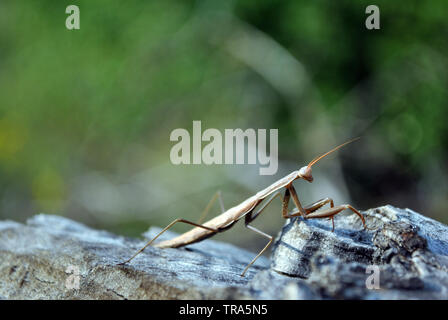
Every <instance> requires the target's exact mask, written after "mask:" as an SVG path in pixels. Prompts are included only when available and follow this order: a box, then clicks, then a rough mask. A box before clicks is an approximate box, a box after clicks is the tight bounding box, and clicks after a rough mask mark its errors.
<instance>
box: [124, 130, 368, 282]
mask: <svg viewBox="0 0 448 320" xmlns="http://www.w3.org/2000/svg"><path fill="white" fill-rule="evenodd" d="M357 139H359V138H355V139H352V140H349V141H347V142H345V143H343V144H341V145H339V146H337V147H335V148H333V149H331V150H330V151H328V152H326V153H324V154H323V155H321V156H318V157H316V158H314V159H313V160H312V161H311V162H310V163H309V164H308V165H306V166H304V167H302V168H300V170H298V171H293V172H292V173H290V174H289V175H287V176H286V177H283V178H282V179H280V180H278V181H276V182H274V183H273V184H271V185H270V186H269V187H267V188H265V189H263V190H261V191H260V192H258V193H257V194H255V195H254V196H252V197H250V198H248V199H246V200H245V201H243V202H241V203H240V204H238V205H236V206H234V207H232V208H230V209H228V210H224V206H223V204H222V199H221V198H219V199H220V201H221V208H222V211H223V212H222V213H221V214H220V215H219V216H217V217H215V218H213V219H211V220H209V221H207V222H205V223H204V224H199V222H198V223H195V222H191V221H188V220H185V219H181V218H178V219H176V220H174V221H173V222H171V223H170V224H169V225H168V226H166V227H165V228H164V229H163V230H162V231H160V232H159V233H158V234H157V235H156V236H155V237H154V238H153V239H152V240H150V241H149V242H148V243H147V244H146V245H145V246H144V247H143V248H141V249H140V250H138V251H137V252H136V253H135V254H134V255H133V256H132V257H131V258H129V259H128V260H126V261H124V262H122V263H120V265H123V264H126V263H128V262H130V261H131V260H132V259H134V258H135V257H136V256H137V255H138V254H139V253H141V252H142V251H143V250H145V249H146V248H147V247H148V246H149V245H151V244H152V243H153V242H154V241H155V240H156V239H157V238H158V237H160V236H161V235H162V234H163V233H164V232H165V231H167V230H168V229H170V228H171V227H172V226H174V225H175V224H176V223H178V222H183V223H186V224H190V225H192V226H194V227H195V228H193V229H191V230H190V231H188V232H185V233H183V234H181V235H179V236H177V237H175V238H173V239H170V240H165V241H161V242H159V243H156V244H155V247H157V248H178V247H183V246H186V245H189V244H192V243H195V242H199V241H202V240H204V239H207V238H209V237H212V236H213V235H215V234H217V233H220V232H223V231H226V230H228V229H230V228H231V227H232V226H233V225H234V224H235V223H236V222H238V221H239V220H240V219H242V218H244V223H245V226H246V227H247V228H248V229H250V230H252V231H254V232H256V233H258V234H260V235H262V236H263V237H266V238H268V239H269V242H268V243H267V244H266V246H265V247H264V248H263V249H262V250H261V251H260V252H259V253H258V254H257V256H256V257H255V258H254V259H253V260H252V261H251V262H250V263H249V264H248V265H247V267H246V268H245V269H244V271H243V272H242V273H241V276H244V274H245V273H246V271H247V270H248V269H249V267H250V266H251V265H252V264H253V263H254V262H255V261H256V260H257V259H258V258H259V257H260V256H261V255H262V254H263V253H264V252H265V251H266V249H267V248H269V246H270V245H271V244H272V241H273V240H274V237H273V236H271V235H268V234H266V233H264V232H263V231H260V230H258V229H256V228H255V227H253V226H251V225H250V223H251V222H252V221H254V220H255V218H257V217H258V216H259V215H260V214H261V213H262V212H263V210H264V209H265V208H266V207H267V206H268V205H269V204H270V203H271V202H272V200H274V198H275V197H277V196H280V197H281V189H283V188H285V193H284V196H283V198H282V203H283V205H282V216H283V218H285V219H288V218H292V217H296V216H302V217H303V218H304V219H325V218H328V219H330V220H331V221H332V225H333V229H332V231H334V216H335V215H337V214H338V213H340V212H341V211H343V210H345V209H349V210H351V211H353V212H354V213H355V214H357V215H358V216H359V217H360V218H361V221H362V223H363V226H364V229H367V226H366V223H365V220H364V217H363V215H362V214H361V213H360V212H359V211H358V210H356V209H355V208H353V207H352V206H351V205H349V204H343V205H339V206H335V205H334V202H333V200H332V199H331V198H324V199H321V200H319V201H316V202H314V203H312V204H310V205H308V206H302V204H301V203H300V200H299V197H298V196H297V192H296V190H295V188H294V186H293V184H292V183H293V182H294V180H297V179H304V180H306V181H308V182H313V176H312V172H311V168H312V166H313V165H314V164H316V163H317V162H318V161H319V160H321V159H323V158H325V157H326V156H328V155H329V154H331V153H333V152H334V151H336V150H338V149H339V148H341V147H343V146H345V145H347V144H349V143H351V142H353V141H355V140H357ZM217 195H220V194H219V193H217V194H216V195H215V196H214V197H213V199H212V200H211V201H210V203H209V204H208V205H207V207H206V209H205V210H204V213H205V214H206V213H207V212H208V209H209V208H210V207H211V205H212V203H213V201H214V200H215V199H216V197H217ZM269 196H270V197H269ZM268 197H269V199H267V198H268ZM291 197H292V200H293V202H294V204H295V206H296V208H295V209H294V210H292V211H291V212H290V213H288V204H289V200H290V198H291ZM265 199H267V200H266V201H265V203H264V204H262V206H261V207H260V208H258V210H256V209H257V207H258V206H259V205H260V203H262V202H263V201H264V200H265ZM326 204H330V208H328V209H323V210H319V209H320V208H322V207H323V206H324V205H326ZM318 210H319V211H318ZM203 216H204V214H203ZM201 218H202V217H201ZM200 220H201V219H200Z"/></svg>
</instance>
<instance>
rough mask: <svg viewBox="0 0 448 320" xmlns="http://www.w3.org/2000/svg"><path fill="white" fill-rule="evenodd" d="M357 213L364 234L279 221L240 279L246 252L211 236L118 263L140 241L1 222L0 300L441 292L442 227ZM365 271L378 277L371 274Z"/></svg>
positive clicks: (393, 212) (342, 224)
mask: <svg viewBox="0 0 448 320" xmlns="http://www.w3.org/2000/svg"><path fill="white" fill-rule="evenodd" d="M363 213H364V215H365V216H366V220H367V225H368V226H369V228H372V229H375V230H367V231H363V230H362V226H361V224H360V222H359V220H357V217H356V216H355V215H350V214H341V215H338V216H337V218H336V219H335V223H336V230H335V232H334V233H333V232H331V222H329V221H326V220H303V219H301V218H298V219H291V220H288V221H287V223H286V224H285V226H284V227H283V230H282V231H281V232H280V234H279V236H278V239H277V241H276V243H275V245H274V249H273V252H272V256H271V259H268V258H267V257H262V258H260V259H259V260H258V261H257V263H255V265H254V266H253V267H252V268H250V269H249V271H248V273H247V275H246V277H240V273H241V271H242V270H243V269H244V267H245V266H246V265H247V263H249V262H250V260H251V259H252V258H253V257H254V255H255V253H251V252H247V251H245V250H242V249H240V248H237V247H235V246H233V245H230V244H226V243H221V242H217V241H214V240H210V239H208V240H205V241H203V242H200V243H197V244H194V245H190V246H188V247H187V248H180V249H158V248H153V247H148V248H147V249H146V250H145V252H144V253H142V254H141V255H139V256H138V257H137V258H135V260H133V261H132V262H131V263H130V264H129V265H125V266H117V263H119V262H122V261H123V260H125V259H126V258H128V257H129V255H130V253H132V251H133V250H136V249H138V248H140V247H141V246H142V245H143V244H144V243H145V240H144V239H142V240H137V239H130V238H125V237H121V236H117V235H114V234H111V233H109V232H105V231H98V230H94V229H91V228H88V227H86V226H84V225H82V224H79V223H77V222H74V221H71V220H68V219H66V218H62V217H58V216H51V215H43V214H41V215H37V216H35V217H33V218H31V219H30V220H28V221H27V223H26V224H20V223H17V222H13V221H3V222H0V297H1V298H5V299H245V298H254V299H322V298H333V299H341V298H351V299H407V298H417V299H419V298H424V299H432V298H435V299H447V298H448V274H447V271H448V227H447V226H445V225H443V224H441V223H439V222H437V221H434V220H431V219H429V218H426V217H424V216H422V215H420V214H418V213H416V212H413V211H411V210H408V209H406V210H402V209H397V208H394V207H392V206H385V207H380V208H377V209H371V210H368V211H366V212H363ZM159 230H160V229H157V228H152V229H150V230H149V231H148V232H147V233H145V237H146V238H150V237H152V236H153V235H154V234H155V233H156V232H157V231H159ZM230 232H232V231H230ZM172 236H173V233H169V232H168V233H167V234H166V237H172ZM372 268H373V269H375V268H376V269H375V270H374V272H376V271H379V282H376V281H371V280H372V279H373V278H372V276H373V275H374V274H372V273H371V271H369V270H373V269H372ZM376 279H378V278H376ZM366 283H367V284H366ZM78 284H79V286H78ZM378 285H379V289H375V288H377V286H378ZM368 287H369V288H370V289H369V288H368Z"/></svg>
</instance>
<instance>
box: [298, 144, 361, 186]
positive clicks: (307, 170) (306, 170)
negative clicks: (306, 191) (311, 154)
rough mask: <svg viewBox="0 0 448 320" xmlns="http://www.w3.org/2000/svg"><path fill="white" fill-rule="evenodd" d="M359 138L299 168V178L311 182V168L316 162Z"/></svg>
mask: <svg viewBox="0 0 448 320" xmlns="http://www.w3.org/2000/svg"><path fill="white" fill-rule="evenodd" d="M359 138H360V137H358V138H354V139H352V140H349V141H347V142H344V143H343V144H340V145H339V146H337V147H335V148H333V149H331V150H330V151H328V152H326V153H324V154H323V155H320V156H318V157H316V158H314V159H313V160H311V162H310V163H308V165H306V166H304V167H302V168H300V170H299V177H300V178H302V179H305V180H306V181H308V182H313V175H312V170H311V167H312V166H313V165H314V164H315V163H316V162H318V161H319V160H321V159H323V158H325V157H326V156H328V155H329V154H331V153H333V152H335V151H336V150H338V149H339V148H342V147H343V146H345V145H346V144H349V143H351V142H353V141H356V140H358V139H359Z"/></svg>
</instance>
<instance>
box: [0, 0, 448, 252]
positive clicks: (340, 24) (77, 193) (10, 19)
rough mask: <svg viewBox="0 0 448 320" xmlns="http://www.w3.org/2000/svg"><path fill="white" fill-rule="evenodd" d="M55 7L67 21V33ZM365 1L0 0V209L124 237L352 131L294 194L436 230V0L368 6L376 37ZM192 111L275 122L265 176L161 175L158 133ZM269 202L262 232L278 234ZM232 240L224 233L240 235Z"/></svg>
mask: <svg viewBox="0 0 448 320" xmlns="http://www.w3.org/2000/svg"><path fill="white" fill-rule="evenodd" d="M69 4H77V5H79V7H80V10H81V29H80V30H78V31H68V30H67V29H66V28H65V19H66V17H67V15H66V14H65V7H66V6H67V5H69ZM369 4H370V3H369V2H367V1H357V2H352V1H348V0H345V1H338V2H331V1H323V0H322V1H313V2H309V1H296V0H288V1H282V2H280V3H279V2H274V1H271V0H264V1H229V2H221V1H180V0H178V1H171V0H170V1H148V2H141V1H126V2H124V1H105V0H98V1H71V2H67V1H58V2H54V1H49V0H41V1H30V0H28V1H2V2H1V3H0V177H1V179H0V216H1V217H2V218H11V219H15V220H20V221H23V220H24V219H26V218H27V217H29V216H31V215H33V214H35V213H37V212H46V213H54V214H62V215H66V216H69V217H72V218H74V219H77V220H80V221H83V222H86V223H88V224H90V225H92V226H96V227H101V228H107V229H110V230H114V231H117V232H121V233H125V234H128V235H137V234H139V233H141V232H142V231H143V230H144V229H145V228H147V226H149V225H151V224H157V225H164V224H167V223H168V222H170V221H171V220H172V219H174V218H176V217H180V216H182V217H185V218H191V219H195V218H198V217H199V214H200V212H201V211H202V209H203V208H204V207H205V205H206V204H207V202H208V200H209V199H210V197H211V196H212V195H213V193H214V192H215V191H216V190H217V189H221V190H222V191H223V194H224V198H225V200H226V201H225V202H226V206H227V207H229V206H232V205H234V204H236V203H238V202H240V201H242V200H243V199H245V198H246V197H248V196H250V195H251V194H252V193H254V192H256V191H258V190H259V189H261V188H264V187H265V186H267V185H268V184H270V183H272V182H273V181H274V180H275V179H278V178H280V177H281V176H282V174H286V173H287V172H288V171H291V170H295V169H297V168H298V167H300V166H302V165H303V164H304V163H306V162H307V161H309V160H310V159H311V158H313V157H314V156H315V155H316V154H319V153H322V152H324V151H326V150H328V149H329V148H331V147H332V146H334V145H335V144H337V143H341V142H343V141H344V140H346V139H348V138H350V137H354V136H358V135H362V136H363V139H362V140H360V142H357V145H356V147H355V146H353V147H351V148H350V149H347V150H344V151H341V156H340V157H339V158H338V159H335V158H333V159H332V160H331V161H330V160H328V161H327V162H325V163H322V164H321V165H320V167H319V169H317V168H316V171H317V172H316V173H315V175H316V176H315V177H316V182H315V183H314V184H313V185H303V187H302V185H301V184H300V185H299V189H300V192H301V194H303V199H304V202H306V203H308V202H312V201H313V200H316V198H317V197H326V196H331V197H334V198H335V200H337V202H341V201H345V202H346V201H350V202H351V203H353V204H354V205H355V206H356V207H359V208H361V209H366V208H368V207H374V206H380V205H383V204H388V203H390V204H393V205H396V206H399V207H410V208H412V209H415V210H417V211H420V212H422V213H424V214H426V215H428V216H432V217H434V218H436V219H438V220H441V221H443V222H445V223H447V222H448V218H447V216H446V210H447V209H448V200H447V197H446V195H447V191H448V183H447V177H448V168H447V159H448V154H447V151H446V150H447V146H448V139H447V137H448V129H447V128H448V126H447V125H446V119H448V108H447V89H446V88H447V87H448V86H447V74H448V73H447V63H448V61H447V53H448V43H447V39H448V37H447V36H448V23H447V20H446V17H445V16H446V15H445V12H446V11H447V3H446V1H443V0H431V1H426V2H421V1H415V0H413V1H408V2H407V3H406V5H403V4H401V3H400V4H398V3H394V2H390V1H384V0H382V1H377V2H376V5H378V6H379V7H380V10H381V30H374V31H369V30H367V29H366V28H365V27H364V21H365V18H366V14H365V13H364V12H365V8H366V6H367V5H369ZM193 120H201V121H202V123H203V127H204V128H217V129H220V130H223V129H225V128H243V129H246V128H278V129H279V135H280V136H279V139H280V140H279V157H280V161H281V162H280V169H279V173H278V174H277V175H275V176H273V177H259V176H258V175H257V168H252V167H253V166H252V167H249V166H222V167H218V166H211V167H207V166H190V167H185V166H184V167H174V166H173V165H171V163H170V162H169V150H170V148H171V146H172V143H171V142H170V141H169V134H170V132H171V131H172V130H173V129H175V128H187V129H188V130H191V125H192V121H193ZM318 177H319V179H317V178H318ZM274 207H275V205H274ZM215 209H216V214H217V208H215ZM279 210H280V209H279V208H277V209H275V208H273V209H272V210H271V212H270V213H269V214H266V218H265V219H266V220H264V221H266V222H265V223H262V224H261V228H264V230H267V231H268V232H271V233H275V232H276V231H277V230H278V228H279V226H280V225H281V223H282V221H281V218H280V214H279ZM178 230H179V231H181V230H183V229H182V227H180V228H179V229H178ZM237 234H238V233H232V235H230V236H228V238H225V239H226V240H229V241H234V242H241V241H244V243H249V242H246V240H247V239H252V238H253V237H252V235H250V234H249V235H246V234H247V232H246V233H244V235H243V236H237ZM244 237H247V239H246V238H244ZM247 241H249V240H247Z"/></svg>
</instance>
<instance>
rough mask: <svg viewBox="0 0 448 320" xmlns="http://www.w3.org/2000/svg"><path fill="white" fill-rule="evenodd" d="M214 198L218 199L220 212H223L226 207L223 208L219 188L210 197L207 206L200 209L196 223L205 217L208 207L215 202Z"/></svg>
mask: <svg viewBox="0 0 448 320" xmlns="http://www.w3.org/2000/svg"><path fill="white" fill-rule="evenodd" d="M216 199H218V200H219V206H220V207H221V213H223V212H224V211H226V209H225V208H224V202H223V201H222V195H221V190H218V191H217V192H216V193H215V194H214V195H213V197H212V198H211V199H210V201H209V203H208V204H207V206H206V207H205V209H204V211H202V213H201V216H200V218H199V220H198V222H197V223H201V222H202V221H203V220H204V219H205V217H207V215H208V213H209V212H210V209H211V208H212V206H213V204H214V203H215V201H216Z"/></svg>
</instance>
